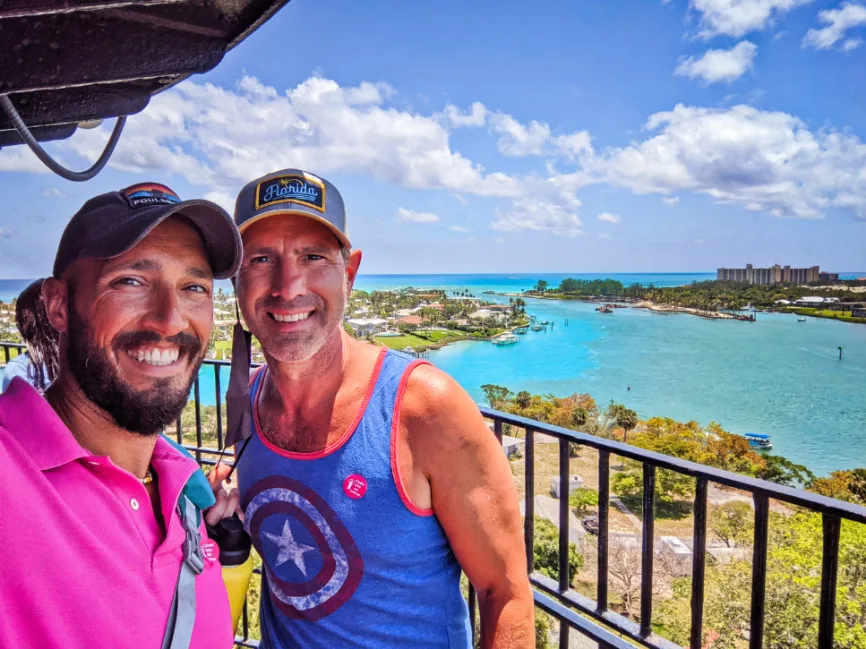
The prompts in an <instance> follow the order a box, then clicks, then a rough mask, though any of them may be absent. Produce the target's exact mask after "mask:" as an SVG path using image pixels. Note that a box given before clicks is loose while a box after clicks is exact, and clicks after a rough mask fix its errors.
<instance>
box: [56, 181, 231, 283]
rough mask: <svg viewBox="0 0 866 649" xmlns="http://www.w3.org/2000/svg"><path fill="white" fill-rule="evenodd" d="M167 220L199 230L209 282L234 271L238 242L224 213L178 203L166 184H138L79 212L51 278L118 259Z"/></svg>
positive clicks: (191, 203) (203, 203) (91, 202)
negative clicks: (78, 263)
mask: <svg viewBox="0 0 866 649" xmlns="http://www.w3.org/2000/svg"><path fill="white" fill-rule="evenodd" d="M170 216H179V217H181V218H183V219H185V220H186V221H188V222H189V224H190V225H192V226H193V227H194V228H196V230H198V232H199V234H200V235H201V237H202V239H203V240H204V245H205V248H206V249H207V253H208V258H209V259H210V265H211V270H212V271H213V276H214V279H226V278H228V277H232V276H233V275H234V274H235V273H237V270H238V268H239V267H240V264H241V258H242V256H243V244H242V242H241V236H240V234H239V233H238V231H237V228H236V227H235V225H234V223H233V222H232V219H231V217H230V216H229V215H228V212H226V211H225V210H224V209H222V208H221V207H220V206H219V205H217V204H215V203H211V202H210V201H205V200H191V201H182V200H180V198H179V197H178V195H177V194H176V193H174V192H173V191H172V190H171V189H169V188H168V187H166V186H165V185H160V184H157V183H139V184H138V185H133V186H132V187H127V188H126V189H121V190H120V191H119V192H108V193H106V194H100V195H99V196H96V197H95V198H91V199H90V200H89V201H87V202H86V203H85V204H84V205H83V206H82V208H81V209H80V210H78V212H77V213H76V214H75V216H73V217H72V219H71V220H70V221H69V224H68V225H67V226H66V229H65V230H64V231H63V236H61V237H60V245H59V246H58V247H57V257H55V259H54V277H60V276H61V275H62V274H63V272H64V271H65V270H66V269H67V268H69V266H70V265H71V264H72V262H74V261H75V260H76V259H82V258H92V259H111V258H112V257H117V256H118V255H122V254H123V253H125V252H127V251H128V250H131V249H132V248H133V247H135V246H136V245H137V244H138V243H140V242H141V240H142V239H144V238H145V237H146V236H147V235H148V234H150V232H151V231H152V230H153V229H154V228H155V227H156V226H158V225H159V224H160V223H162V222H163V221H165V220H166V219H167V218H168V217H170Z"/></svg>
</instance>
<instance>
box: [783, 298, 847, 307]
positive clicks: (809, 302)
mask: <svg viewBox="0 0 866 649" xmlns="http://www.w3.org/2000/svg"><path fill="white" fill-rule="evenodd" d="M830 299H836V298H823V297H816V296H811V297H801V298H800V299H799V300H795V301H794V304H799V305H801V306H816V305H820V304H824V303H825V302H827V301H828V300H830ZM836 301H837V302H838V300H836Z"/></svg>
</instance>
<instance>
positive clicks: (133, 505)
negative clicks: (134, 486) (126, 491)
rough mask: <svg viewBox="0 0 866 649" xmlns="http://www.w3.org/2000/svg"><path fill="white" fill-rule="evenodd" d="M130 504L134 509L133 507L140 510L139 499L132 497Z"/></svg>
mask: <svg viewBox="0 0 866 649" xmlns="http://www.w3.org/2000/svg"><path fill="white" fill-rule="evenodd" d="M129 506H130V507H132V509H133V510H134V511H138V507H139V505H138V501H137V500H136V499H135V498H132V499H131V500H130V501H129Z"/></svg>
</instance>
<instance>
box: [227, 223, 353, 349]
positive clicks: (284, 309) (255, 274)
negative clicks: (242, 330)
mask: <svg viewBox="0 0 866 649" xmlns="http://www.w3.org/2000/svg"><path fill="white" fill-rule="evenodd" d="M243 241H244V261H243V265H242V266H241V271H240V283H239V285H238V300H239V303H240V306H241V310H242V311H243V314H244V320H245V322H246V323H247V326H249V328H250V331H251V332H252V333H253V335H255V336H256V338H258V339H259V341H260V342H261V344H262V347H263V348H264V350H265V353H266V354H268V355H269V356H270V357H272V358H275V359H276V360H278V361H283V362H297V361H303V360H306V359H308V358H310V357H312V356H313V355H315V354H316V353H317V352H318V351H319V350H320V349H322V347H323V346H324V345H325V343H326V342H327V341H328V340H329V339H330V338H333V337H334V336H339V330H340V326H341V322H342V318H343V310H344V308H345V306H346V298H347V296H348V293H349V291H350V290H351V286H352V283H353V282H354V280H355V276H356V274H357V272H358V266H359V264H360V262H361V254H360V251H355V252H353V253H352V254H351V255H350V256H348V258H346V255H344V251H343V249H342V248H341V247H340V243H339V242H338V241H337V239H336V237H335V236H334V234H333V233H332V232H331V231H330V230H329V229H328V228H327V227H326V226H324V225H322V224H320V223H317V222H316V221H315V220H313V219H310V218H306V217H303V216H293V215H279V216H269V217H268V218H266V219H262V220H260V221H258V222H256V223H254V224H253V225H251V226H250V227H249V228H248V229H247V230H246V231H245V232H244V233H243Z"/></svg>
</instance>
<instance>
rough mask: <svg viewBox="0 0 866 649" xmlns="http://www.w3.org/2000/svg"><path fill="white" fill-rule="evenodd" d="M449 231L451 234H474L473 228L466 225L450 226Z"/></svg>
mask: <svg viewBox="0 0 866 649" xmlns="http://www.w3.org/2000/svg"><path fill="white" fill-rule="evenodd" d="M448 229H449V230H451V232H472V228H467V227H466V226H465V225H449V226H448Z"/></svg>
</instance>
